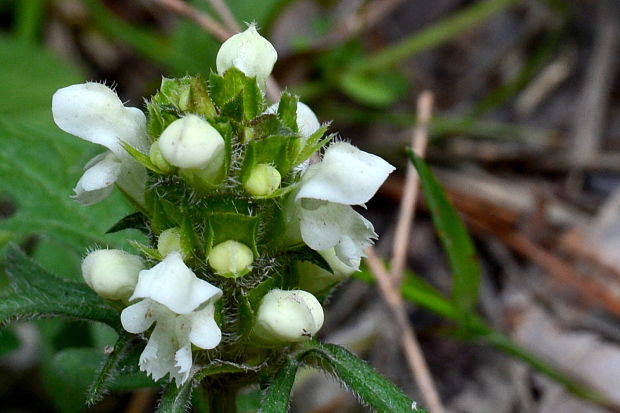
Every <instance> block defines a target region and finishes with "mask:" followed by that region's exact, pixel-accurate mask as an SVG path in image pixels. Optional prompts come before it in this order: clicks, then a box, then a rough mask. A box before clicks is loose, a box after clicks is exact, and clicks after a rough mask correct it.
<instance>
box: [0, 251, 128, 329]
mask: <svg viewBox="0 0 620 413" xmlns="http://www.w3.org/2000/svg"><path fill="white" fill-rule="evenodd" d="M7 261H8V264H7V265H8V267H7V276H8V277H9V280H10V283H11V291H10V292H8V293H6V294H3V295H1V296H0V326H2V325H5V324H7V323H9V322H11V321H14V320H18V319H35V318H44V317H65V318H70V319H76V320H88V321H98V322H101V323H105V324H107V325H109V326H110V327H112V328H114V329H116V330H117V331H121V326H120V317H119V314H118V312H117V311H116V310H115V309H113V308H112V307H111V306H110V305H108V304H107V303H106V302H105V301H103V299H101V298H100V297H99V296H98V295H97V294H95V293H94V292H93V291H92V290H91V289H90V288H88V286H86V284H84V283H80V282H76V281H71V280H68V279H66V278H62V277H58V276H56V275H53V274H50V273H49V272H47V271H45V270H44V269H43V268H41V267H40V266H39V265H38V264H36V263H35V262H34V261H32V260H31V259H30V258H28V257H27V256H26V255H25V254H24V253H23V252H22V251H20V250H19V249H18V248H17V247H15V246H12V245H10V246H9V247H8V251H7Z"/></svg>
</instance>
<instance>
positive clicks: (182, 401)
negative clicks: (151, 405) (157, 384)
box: [157, 379, 194, 413]
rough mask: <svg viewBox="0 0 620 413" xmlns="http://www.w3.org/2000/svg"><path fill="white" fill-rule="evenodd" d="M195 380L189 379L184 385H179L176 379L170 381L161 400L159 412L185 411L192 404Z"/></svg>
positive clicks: (175, 412) (179, 412) (181, 412)
mask: <svg viewBox="0 0 620 413" xmlns="http://www.w3.org/2000/svg"><path fill="white" fill-rule="evenodd" d="M193 388H194V381H193V380H192V379H188V380H187V381H186V382H185V383H183V385H182V386H180V387H177V385H176V383H175V381H174V380H172V381H170V383H168V385H167V386H166V388H165V389H164V393H163V394H162V395H161V399H160V400H159V407H158V408H157V412H158V413H185V412H187V411H188V409H189V407H190V404H191V397H192V390H193Z"/></svg>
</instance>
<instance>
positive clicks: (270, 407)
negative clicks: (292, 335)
mask: <svg viewBox="0 0 620 413" xmlns="http://www.w3.org/2000/svg"><path fill="white" fill-rule="evenodd" d="M298 368H299V359H298V358H297V357H289V358H287V359H286V361H285V362H284V365H283V366H281V367H280V369H279V370H278V372H277V373H276V375H275V377H274V378H273V380H271V383H269V387H267V390H266V391H265V393H264V395H263V398H262V400H261V404H260V406H261V407H260V410H259V412H262V413H286V412H288V404H289V400H290V397H291V390H292V389H293V383H295V375H296V374H297V369H298Z"/></svg>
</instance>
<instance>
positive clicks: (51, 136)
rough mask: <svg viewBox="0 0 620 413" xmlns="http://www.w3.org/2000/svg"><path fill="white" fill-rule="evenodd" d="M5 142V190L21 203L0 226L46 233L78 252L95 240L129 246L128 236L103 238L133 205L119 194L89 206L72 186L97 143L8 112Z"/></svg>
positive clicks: (1, 126) (0, 182) (0, 163)
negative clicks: (74, 196)
mask: <svg viewBox="0 0 620 413" xmlns="http://www.w3.org/2000/svg"><path fill="white" fill-rule="evenodd" d="M0 145H1V146H2V151H0V193H3V194H6V195H8V197H9V198H10V199H11V200H13V201H14V202H15V204H16V212H15V214H14V215H12V216H11V217H9V218H8V219H3V220H1V221H0V230H2V231H8V232H11V233H14V234H20V235H21V236H30V235H39V236H43V237H46V238H49V239H52V240H55V241H56V242H58V243H62V245H63V246H64V247H65V248H67V247H70V248H73V249H74V250H75V251H77V252H78V253H82V251H83V250H84V249H85V248H86V247H87V246H89V245H93V244H96V243H105V244H108V245H115V246H124V245H126V241H125V240H124V239H125V236H108V237H104V233H105V231H106V230H107V229H108V228H109V227H110V226H112V224H113V223H114V222H115V221H117V220H118V219H119V218H120V217H122V216H125V215H127V214H128V213H129V211H131V209H132V208H131V207H130V206H129V204H128V203H127V201H126V200H125V199H124V198H123V197H122V196H121V195H120V193H118V192H117V191H115V192H113V194H112V196H111V197H109V198H108V199H106V200H105V201H103V202H101V203H100V204H98V205H92V206H89V207H84V206H82V205H80V204H78V203H77V202H75V201H74V200H72V199H71V193H72V191H71V188H73V187H74V186H75V183H76V182H77V180H78V179H79V177H80V176H81V174H82V169H83V166H84V165H85V164H86V161H87V160H88V159H89V158H90V157H91V156H89V155H92V154H93V150H97V147H96V145H91V144H88V143H86V142H83V141H81V140H80V139H77V138H75V137H72V136H69V135H68V134H66V133H64V132H62V131H61V130H60V129H58V128H57V127H56V126H55V125H52V124H51V122H47V121H37V120H32V119H24V120H20V119H15V118H8V117H7V118H5V117H3V116H0Z"/></svg>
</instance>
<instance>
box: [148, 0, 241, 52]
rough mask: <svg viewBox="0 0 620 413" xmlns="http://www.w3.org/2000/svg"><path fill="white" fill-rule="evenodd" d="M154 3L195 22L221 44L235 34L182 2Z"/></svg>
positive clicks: (162, 1)
mask: <svg viewBox="0 0 620 413" xmlns="http://www.w3.org/2000/svg"><path fill="white" fill-rule="evenodd" d="M155 2H156V3H158V4H160V5H161V6H163V7H165V8H167V9H168V10H171V11H173V12H175V13H176V14H178V15H180V16H184V17H187V18H188V19H190V20H192V21H194V22H196V24H198V25H199V26H200V27H202V29H203V30H204V31H206V32H207V33H209V34H211V35H213V37H215V38H216V39H218V40H219V41H220V42H223V41H224V40H226V39H228V38H229V37H230V36H232V35H233V34H234V33H235V32H231V31H229V30H228V29H226V28H225V27H224V26H222V25H221V24H220V23H218V22H217V21H215V20H214V19H213V18H212V17H211V16H209V15H208V14H206V13H203V12H201V11H200V10H198V9H196V8H194V7H192V6H191V5H190V4H187V3H185V2H184V1H182V0H155Z"/></svg>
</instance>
